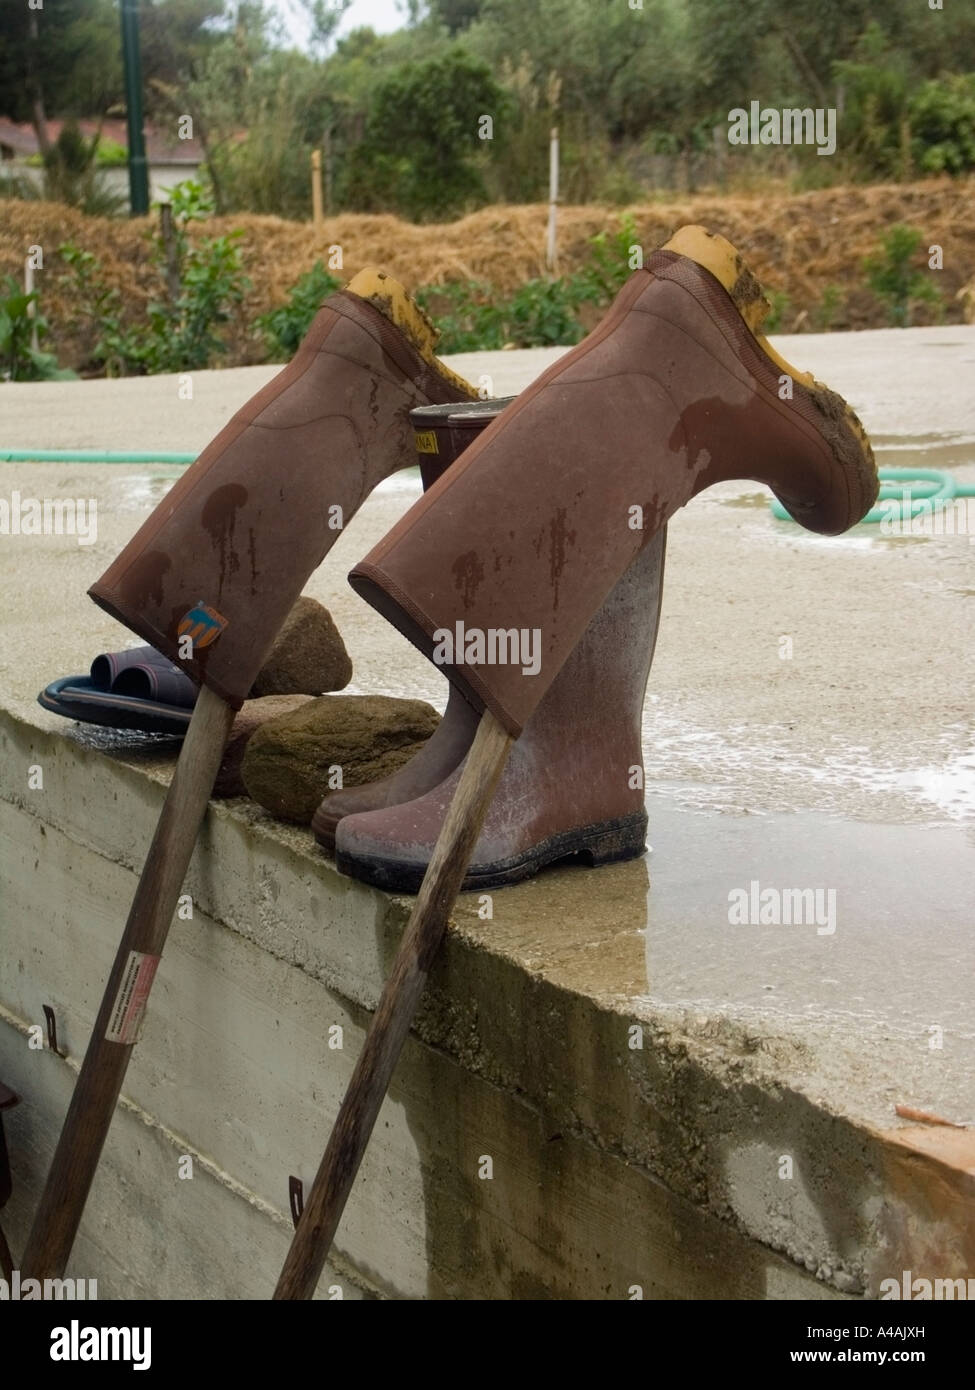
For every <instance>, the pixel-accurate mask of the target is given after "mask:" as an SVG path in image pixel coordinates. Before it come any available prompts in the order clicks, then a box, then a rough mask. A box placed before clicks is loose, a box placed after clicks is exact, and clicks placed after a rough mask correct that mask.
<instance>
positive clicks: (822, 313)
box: [812, 285, 846, 333]
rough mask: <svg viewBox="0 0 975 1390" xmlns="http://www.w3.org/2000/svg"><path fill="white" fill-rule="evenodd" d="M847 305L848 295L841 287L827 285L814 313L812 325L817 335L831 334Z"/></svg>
mask: <svg viewBox="0 0 975 1390" xmlns="http://www.w3.org/2000/svg"><path fill="white" fill-rule="evenodd" d="M845 305H846V294H845V293H844V291H843V288H842V286H841V285H826V286H825V287H824V289H823V292H822V294H821V295H820V296H819V303H818V304H817V305H816V307H815V308H814V309H813V311H812V325H813V329H814V331H815V332H816V333H829V332H830V331H831V330H832V327H833V324H834V323H835V322H836V319H837V317H838V315H839V314H841V313H842V312H843V309H844V307H845Z"/></svg>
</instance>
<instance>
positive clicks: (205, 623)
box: [176, 600, 230, 652]
mask: <svg viewBox="0 0 975 1390" xmlns="http://www.w3.org/2000/svg"><path fill="white" fill-rule="evenodd" d="M229 622H230V619H229V618H225V617H224V616H223V614H222V613H218V612H217V610H216V609H215V608H211V607H210V605H209V604H208V603H204V602H203V601H202V600H201V601H200V602H199V603H198V604H197V605H196V607H195V608H191V609H190V611H189V612H188V613H187V614H186V616H185V618H181V619H180V624H179V627H178V628H177V630H176V635H177V636H178V637H180V638H183V639H186V638H189V640H190V642H191V643H192V644H193V650H194V652H198V651H201V650H202V649H203V648H204V647H209V646H210V644H211V642H215V641H216V640H217V638H218V637H219V636H220V634H221V632H223V630H224V628H225V627H227V626H228V625H229Z"/></svg>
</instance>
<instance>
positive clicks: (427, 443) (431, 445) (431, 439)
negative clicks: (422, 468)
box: [413, 430, 440, 454]
mask: <svg viewBox="0 0 975 1390" xmlns="http://www.w3.org/2000/svg"><path fill="white" fill-rule="evenodd" d="M413 442H414V444H415V445H416V452H417V453H418V454H439V453H440V450H439V449H438V448H437V434H436V431H435V430H417V431H416V433H415V434H414V435H413Z"/></svg>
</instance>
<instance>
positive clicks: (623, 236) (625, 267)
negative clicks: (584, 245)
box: [572, 213, 642, 304]
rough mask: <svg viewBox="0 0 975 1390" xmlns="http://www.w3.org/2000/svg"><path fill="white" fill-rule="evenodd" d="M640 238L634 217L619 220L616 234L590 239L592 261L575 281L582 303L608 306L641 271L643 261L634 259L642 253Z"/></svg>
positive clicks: (607, 233)
mask: <svg viewBox="0 0 975 1390" xmlns="http://www.w3.org/2000/svg"><path fill="white" fill-rule="evenodd" d="M640 245H641V243H640V237H639V234H638V233H637V229H636V223H635V222H634V220H633V217H632V215H631V214H630V213H626V214H625V215H624V216H622V217H621V218H620V219H619V226H618V227H617V229H616V231H614V232H597V233H596V235H595V236H594V237H591V238H590V241H589V246H590V248H591V249H590V252H589V261H588V263H587V264H586V266H585V267H584V268H583V269H582V270H579V271H576V273H575V275H574V276H573V277H572V280H573V285H574V287H575V292H576V293H577V294H578V295H579V297H580V299H588V300H593V301H595V302H596V303H597V304H608V303H609V302H610V300H612V299H614V298H615V297H616V295H617V294H618V293H619V291H620V290H621V289H622V288H623V286H624V285H625V283H626V281H627V280H628V279H629V277H630V276H631V275H632V273H633V271H634V270H637V269H638V268H639V266H640V264H641V261H642V258H640V259H637V258H636V257H635V256H634V250H635V249H637V250H639V249H640Z"/></svg>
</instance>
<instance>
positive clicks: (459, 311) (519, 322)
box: [416, 279, 583, 353]
mask: <svg viewBox="0 0 975 1390" xmlns="http://www.w3.org/2000/svg"><path fill="white" fill-rule="evenodd" d="M416 298H417V300H418V301H419V303H420V304H421V306H422V307H423V308H424V309H425V310H426V312H427V313H428V314H429V315H430V317H431V318H432V319H433V321H434V323H435V324H436V325H437V328H438V329H439V330H440V341H439V343H438V348H437V350H438V351H439V352H442V353H451V352H490V351H497V349H499V348H503V347H505V346H506V345H508V344H511V345H512V346H514V347H520V348H521V347H550V346H558V345H562V344H571V343H577V342H579V340H580V339H581V338H582V335H583V327H582V324H581V323H580V322H579V319H578V317H577V311H578V308H579V305H580V303H581V302H582V298H583V296H582V294H581V292H580V289H579V286H578V285H576V284H575V283H574V282H573V280H571V279H558V280H528V281H527V282H526V283H525V284H524V285H521V286H520V287H519V288H518V289H517V290H516V291H515V293H514V294H513V295H512V296H511V297H510V298H509V299H502V298H501V297H500V296H499V295H498V293H497V291H495V290H493V289H492V288H491V286H490V285H485V284H482V283H480V282H479V281H473V280H467V281H458V282H453V283H451V284H448V285H435V286H423V287H421V288H420V289H419V290H417V292H416Z"/></svg>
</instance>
